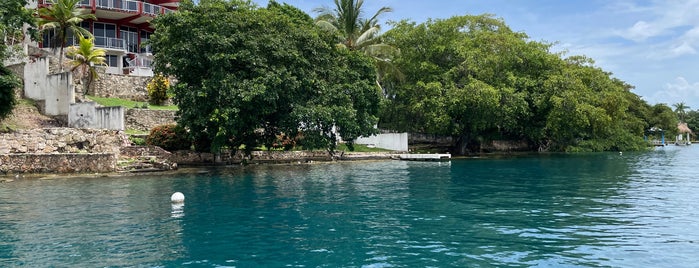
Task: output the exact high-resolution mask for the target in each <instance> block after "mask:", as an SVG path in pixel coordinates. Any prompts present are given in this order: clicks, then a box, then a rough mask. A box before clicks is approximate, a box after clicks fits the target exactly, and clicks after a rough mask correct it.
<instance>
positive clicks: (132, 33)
mask: <svg viewBox="0 0 699 268" xmlns="http://www.w3.org/2000/svg"><path fill="white" fill-rule="evenodd" d="M121 39H123V40H124V42H125V43H126V50H127V51H128V52H131V53H138V30H137V29H136V28H132V27H126V26H121Z"/></svg>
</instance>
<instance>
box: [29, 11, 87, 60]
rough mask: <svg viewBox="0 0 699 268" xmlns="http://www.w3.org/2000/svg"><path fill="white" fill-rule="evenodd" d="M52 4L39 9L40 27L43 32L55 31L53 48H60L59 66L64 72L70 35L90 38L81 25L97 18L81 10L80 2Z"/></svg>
mask: <svg viewBox="0 0 699 268" xmlns="http://www.w3.org/2000/svg"><path fill="white" fill-rule="evenodd" d="M50 1H51V3H50V5H49V6H47V7H42V8H40V9H39V19H38V23H37V24H38V25H39V29H40V30H41V31H46V30H54V35H53V38H54V40H53V41H54V42H51V44H52V46H53V47H54V48H56V46H58V47H59V48H60V55H59V60H58V62H59V65H60V68H61V71H63V55H64V54H63V48H64V47H65V46H66V42H68V37H69V34H70V33H73V34H75V35H77V36H90V35H91V34H90V32H89V31H88V30H86V29H84V28H82V27H80V26H79V25H80V23H81V22H82V21H83V20H88V19H93V20H96V19H97V17H96V16H95V15H94V14H89V13H86V12H88V11H87V10H83V9H79V8H78V3H80V0H50Z"/></svg>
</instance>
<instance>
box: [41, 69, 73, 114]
mask: <svg viewBox="0 0 699 268" xmlns="http://www.w3.org/2000/svg"><path fill="white" fill-rule="evenodd" d="M46 80H47V87H46V88H45V93H44V94H45V97H46V98H45V99H44V101H45V103H44V105H45V107H46V108H45V109H44V112H45V113H46V115H67V114H68V112H69V110H70V104H71V103H75V89H74V87H73V75H72V74H71V73H70V72H64V73H58V74H52V75H49V76H47V77H46Z"/></svg>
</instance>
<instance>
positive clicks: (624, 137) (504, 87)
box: [379, 15, 647, 154]
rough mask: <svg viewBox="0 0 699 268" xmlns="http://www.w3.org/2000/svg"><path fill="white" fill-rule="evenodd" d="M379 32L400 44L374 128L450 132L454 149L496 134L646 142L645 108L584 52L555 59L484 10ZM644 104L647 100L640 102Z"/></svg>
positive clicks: (541, 145)
mask: <svg viewBox="0 0 699 268" xmlns="http://www.w3.org/2000/svg"><path fill="white" fill-rule="evenodd" d="M393 26H394V27H393V29H391V30H390V31H388V32H386V34H385V35H384V38H385V40H386V42H387V43H388V44H391V45H393V46H396V47H400V48H401V55H400V57H398V58H396V60H395V64H396V65H397V66H398V68H400V69H401V70H402V71H403V73H404V74H405V75H406V79H405V81H404V82H399V81H390V82H389V83H391V84H393V85H394V86H393V87H391V88H389V91H388V94H387V95H388V100H387V101H386V102H385V104H384V105H383V106H382V107H383V108H382V112H381V121H380V124H379V126H380V127H382V128H388V129H395V130H400V131H411V132H426V133H430V134H439V135H449V136H452V137H453V140H454V141H455V143H454V144H453V151H454V152H455V153H457V154H463V153H467V152H474V151H479V150H481V149H480V148H482V145H483V144H484V143H487V142H489V141H492V140H496V139H505V140H517V141H526V142H528V143H529V144H530V146H531V148H532V149H539V150H556V151H603V150H616V149H623V150H627V149H630V150H634V149H641V148H643V147H644V146H645V144H644V142H643V139H642V137H643V129H644V127H645V126H646V122H647V118H646V117H644V116H645V115H646V114H647V113H644V111H643V109H644V106H643V105H641V107H633V108H632V107H631V105H632V104H637V103H641V104H644V103H645V102H643V101H642V100H640V99H639V98H638V97H637V96H636V95H634V94H633V93H631V92H630V90H631V89H632V87H631V86H629V85H628V84H626V83H624V82H623V81H620V80H618V79H614V78H612V76H611V73H608V72H605V71H603V70H601V69H599V68H597V67H595V66H594V62H593V61H592V60H591V59H589V58H586V57H584V56H573V57H568V58H566V59H563V58H562V57H561V56H562V55H561V54H556V53H551V52H549V48H550V47H551V45H550V44H547V43H541V42H535V41H531V40H530V39H529V37H528V36H527V35H526V34H524V33H520V32H514V31H512V30H511V29H510V28H509V27H508V26H507V25H506V24H505V23H504V21H502V20H501V19H497V18H494V17H492V16H490V15H480V16H456V17H452V18H449V19H444V20H428V21H427V22H425V23H422V24H415V23H413V22H409V21H401V22H397V23H395V24H394V25H393ZM646 105H647V104H646Z"/></svg>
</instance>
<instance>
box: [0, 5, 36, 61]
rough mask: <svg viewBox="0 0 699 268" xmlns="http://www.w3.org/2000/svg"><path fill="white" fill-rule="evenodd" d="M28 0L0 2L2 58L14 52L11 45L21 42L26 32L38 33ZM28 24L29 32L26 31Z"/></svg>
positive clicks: (30, 33) (33, 34)
mask: <svg viewBox="0 0 699 268" xmlns="http://www.w3.org/2000/svg"><path fill="white" fill-rule="evenodd" d="M26 5H27V1H26V0H4V1H1V2H0V60H5V59H6V58H8V57H9V56H11V55H10V54H11V53H12V52H13V51H12V49H10V47H12V46H13V45H16V44H19V43H21V42H22V40H23V39H24V36H25V35H26V34H29V35H30V36H32V37H35V35H36V28H35V27H36V22H35V20H34V17H33V16H32V13H31V11H30V10H28V9H27V8H25V6H26ZM24 26H27V32H25V31H24Z"/></svg>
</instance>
